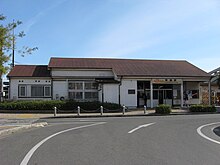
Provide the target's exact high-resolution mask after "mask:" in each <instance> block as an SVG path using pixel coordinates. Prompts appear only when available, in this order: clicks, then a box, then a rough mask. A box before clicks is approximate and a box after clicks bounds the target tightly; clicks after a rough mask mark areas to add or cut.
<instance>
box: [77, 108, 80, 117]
mask: <svg viewBox="0 0 220 165" xmlns="http://www.w3.org/2000/svg"><path fill="white" fill-rule="evenodd" d="M77 115H78V116H79V115H80V106H78V107H77Z"/></svg>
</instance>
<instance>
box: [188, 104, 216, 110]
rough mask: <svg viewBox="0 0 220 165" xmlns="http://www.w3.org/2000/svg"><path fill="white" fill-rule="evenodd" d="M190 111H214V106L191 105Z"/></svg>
mask: <svg viewBox="0 0 220 165" xmlns="http://www.w3.org/2000/svg"><path fill="white" fill-rule="evenodd" d="M189 110H190V112H216V107H215V106H210V105H200V104H199V105H192V106H191V107H190V108H189Z"/></svg>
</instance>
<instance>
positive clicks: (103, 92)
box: [102, 84, 104, 105]
mask: <svg viewBox="0 0 220 165" xmlns="http://www.w3.org/2000/svg"><path fill="white" fill-rule="evenodd" d="M103 103H104V88H103V84H102V105H103Z"/></svg>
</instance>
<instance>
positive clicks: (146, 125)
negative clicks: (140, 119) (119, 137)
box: [128, 123, 155, 133]
mask: <svg viewBox="0 0 220 165" xmlns="http://www.w3.org/2000/svg"><path fill="white" fill-rule="evenodd" d="M153 124H155V123H149V124H144V125H140V126H138V127H136V128H134V129H132V130H130V131H129V132H128V133H133V132H134V131H137V130H138V129H140V128H144V127H148V126H150V125H153Z"/></svg>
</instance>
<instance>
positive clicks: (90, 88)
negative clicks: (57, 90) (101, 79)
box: [69, 81, 98, 101]
mask: <svg viewBox="0 0 220 165" xmlns="http://www.w3.org/2000/svg"><path fill="white" fill-rule="evenodd" d="M69 99H73V100H80V101H83V100H86V101H95V100H98V83H95V82H92V81H69Z"/></svg>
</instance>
